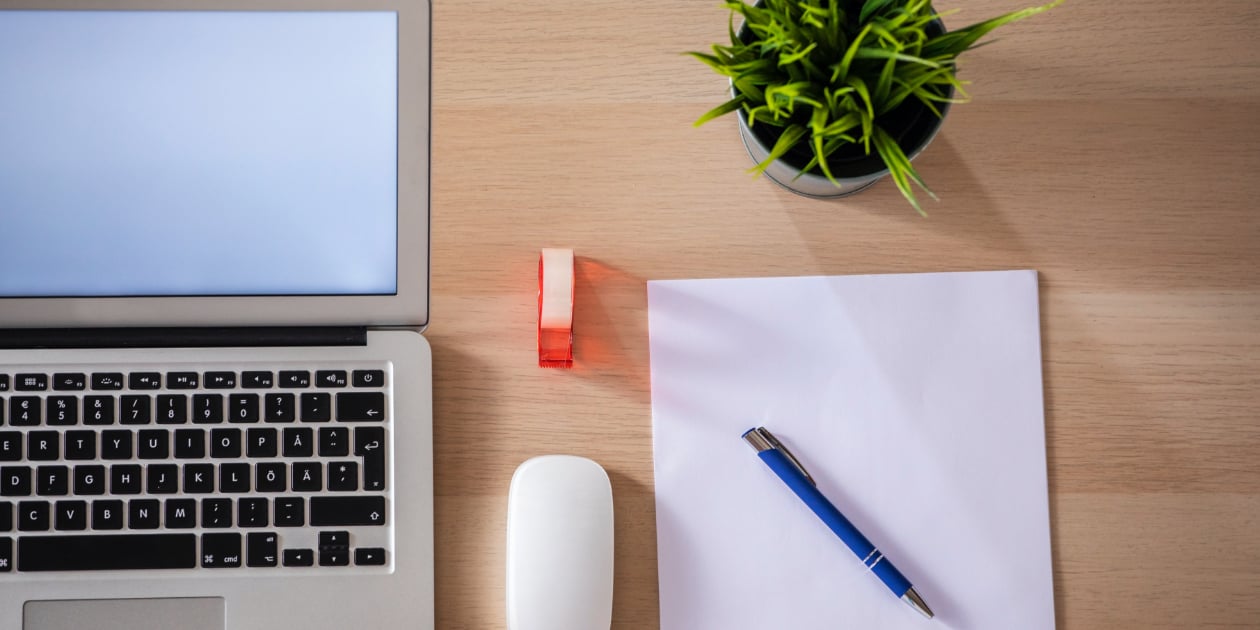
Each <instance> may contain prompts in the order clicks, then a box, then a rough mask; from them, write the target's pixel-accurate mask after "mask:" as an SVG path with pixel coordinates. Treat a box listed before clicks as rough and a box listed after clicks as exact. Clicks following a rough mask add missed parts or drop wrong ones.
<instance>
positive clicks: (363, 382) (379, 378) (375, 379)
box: [350, 370, 385, 387]
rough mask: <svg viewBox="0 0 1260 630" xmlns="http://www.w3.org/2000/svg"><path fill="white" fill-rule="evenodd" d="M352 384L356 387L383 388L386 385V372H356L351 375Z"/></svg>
mask: <svg viewBox="0 0 1260 630" xmlns="http://www.w3.org/2000/svg"><path fill="white" fill-rule="evenodd" d="M350 382H351V383H352V384H353V385H354V386H355V387H382V386H384V385H385V370H355V371H354V372H353V373H351V375H350Z"/></svg>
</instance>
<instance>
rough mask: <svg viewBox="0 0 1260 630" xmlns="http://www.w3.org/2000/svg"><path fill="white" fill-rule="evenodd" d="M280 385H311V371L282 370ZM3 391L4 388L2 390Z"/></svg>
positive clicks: (291, 386) (288, 386)
mask: <svg viewBox="0 0 1260 630" xmlns="http://www.w3.org/2000/svg"><path fill="white" fill-rule="evenodd" d="M279 385H280V387H286V388H289V389H294V388H297V389H300V388H304V387H310V386H311V373H310V372H307V371H305V370H285V371H282V372H280V380H279ZM0 391H3V390H0Z"/></svg>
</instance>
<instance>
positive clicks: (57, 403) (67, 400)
mask: <svg viewBox="0 0 1260 630" xmlns="http://www.w3.org/2000/svg"><path fill="white" fill-rule="evenodd" d="M78 423H79V400H78V399H77V398H75V397H74V396H49V397H48V424H49V425H50V426H73V425H76V424H78Z"/></svg>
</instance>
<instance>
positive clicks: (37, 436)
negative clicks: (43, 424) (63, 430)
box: [26, 431, 61, 462]
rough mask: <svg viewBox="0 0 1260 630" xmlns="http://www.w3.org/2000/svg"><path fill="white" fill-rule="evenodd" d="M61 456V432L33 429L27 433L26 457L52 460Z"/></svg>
mask: <svg viewBox="0 0 1260 630" xmlns="http://www.w3.org/2000/svg"><path fill="white" fill-rule="evenodd" d="M60 457H61V434H60V433H58V432H56V431H31V432H30V433H27V434H26V458H27V459H29V460H31V461H40V462H51V461H54V460H56V459H59V458H60Z"/></svg>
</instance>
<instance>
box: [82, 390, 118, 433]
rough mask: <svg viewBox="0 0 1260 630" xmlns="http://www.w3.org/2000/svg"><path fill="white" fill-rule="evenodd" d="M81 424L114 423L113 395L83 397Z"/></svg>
mask: <svg viewBox="0 0 1260 630" xmlns="http://www.w3.org/2000/svg"><path fill="white" fill-rule="evenodd" d="M83 424H86V425H91V426H97V425H109V424H114V397H113V396H86V397H84V398H83Z"/></svg>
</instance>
